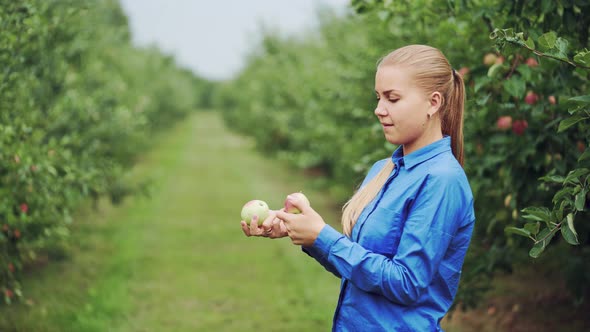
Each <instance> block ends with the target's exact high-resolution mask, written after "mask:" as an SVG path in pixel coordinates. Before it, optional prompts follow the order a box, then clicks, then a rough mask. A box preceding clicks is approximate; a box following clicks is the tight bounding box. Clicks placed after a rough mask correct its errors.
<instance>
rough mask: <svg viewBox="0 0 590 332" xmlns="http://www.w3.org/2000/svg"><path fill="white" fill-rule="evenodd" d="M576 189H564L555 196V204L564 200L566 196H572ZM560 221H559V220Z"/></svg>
mask: <svg viewBox="0 0 590 332" xmlns="http://www.w3.org/2000/svg"><path fill="white" fill-rule="evenodd" d="M573 191H574V189H573V188H572V187H563V188H561V189H560V190H559V191H558V192H556V193H555V195H553V200H552V201H553V203H554V204H557V202H559V201H560V200H562V199H563V198H564V197H565V196H568V195H572V194H573ZM558 220H559V219H558Z"/></svg>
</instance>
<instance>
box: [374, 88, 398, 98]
mask: <svg viewBox="0 0 590 332" xmlns="http://www.w3.org/2000/svg"><path fill="white" fill-rule="evenodd" d="M392 92H396V93H399V92H401V91H399V90H396V89H391V90H386V91H383V94H384V95H385V96H388V97H389V95H390V94H391V93H392ZM375 93H376V94H379V92H378V91H377V90H375Z"/></svg>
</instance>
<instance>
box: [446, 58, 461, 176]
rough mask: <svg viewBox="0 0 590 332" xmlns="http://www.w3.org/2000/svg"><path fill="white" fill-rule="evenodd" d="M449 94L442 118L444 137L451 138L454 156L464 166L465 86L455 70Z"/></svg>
mask: <svg viewBox="0 0 590 332" xmlns="http://www.w3.org/2000/svg"><path fill="white" fill-rule="evenodd" d="M452 76H453V77H452V82H451V85H450V87H449V92H448V94H447V98H448V101H447V102H446V107H445V109H444V111H443V114H442V118H441V126H442V133H443V135H449V136H451V149H452V150H453V155H454V156H455V158H456V159H457V161H459V163H460V164H461V166H463V161H464V156H463V113H464V109H465V84H464V83H463V77H461V75H460V74H459V73H457V71H455V70H454V69H453V70H452Z"/></svg>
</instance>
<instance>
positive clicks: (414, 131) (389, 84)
mask: <svg viewBox="0 0 590 332" xmlns="http://www.w3.org/2000/svg"><path fill="white" fill-rule="evenodd" d="M375 92H376V94H377V100H378V102H377V107H376V108H375V115H377V117H378V118H379V122H381V126H382V127H383V132H384V134H385V139H387V141H388V142H390V143H392V144H396V145H403V146H404V154H408V153H411V152H412V151H414V150H417V149H419V148H421V147H422V146H426V145H427V144H428V143H429V142H426V140H427V138H428V137H426V136H429V135H425V133H427V132H428V130H429V129H430V127H431V126H430V123H429V122H431V121H430V120H429V119H428V113H431V114H433V112H432V110H433V109H432V103H431V98H429V97H428V96H427V95H426V93H425V92H424V91H422V89H419V88H418V87H417V86H415V85H414V79H413V77H412V75H411V72H410V71H409V70H407V69H405V68H404V67H401V66H393V65H384V66H379V68H378V69H377V74H376V75H375Z"/></svg>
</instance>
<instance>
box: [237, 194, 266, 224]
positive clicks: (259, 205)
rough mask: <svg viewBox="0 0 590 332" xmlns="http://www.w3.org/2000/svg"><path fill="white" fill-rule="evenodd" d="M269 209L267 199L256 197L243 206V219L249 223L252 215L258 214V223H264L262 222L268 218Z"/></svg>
mask: <svg viewBox="0 0 590 332" xmlns="http://www.w3.org/2000/svg"><path fill="white" fill-rule="evenodd" d="M268 214H269V209H268V204H266V202H265V201H261V200H259V199H254V200H251V201H249V202H248V203H246V204H244V206H243V207H242V214H241V216H242V220H244V221H245V222H246V223H247V224H248V225H250V221H252V217H254V216H258V225H262V222H263V221H264V220H265V219H266V218H268Z"/></svg>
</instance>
